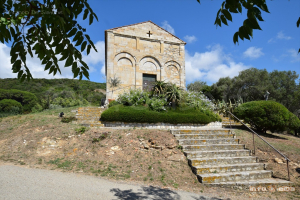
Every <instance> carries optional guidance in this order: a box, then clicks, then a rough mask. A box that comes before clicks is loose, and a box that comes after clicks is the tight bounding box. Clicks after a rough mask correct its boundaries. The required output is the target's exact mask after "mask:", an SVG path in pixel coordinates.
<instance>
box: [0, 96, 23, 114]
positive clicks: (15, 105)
mask: <svg viewBox="0 0 300 200" xmlns="http://www.w3.org/2000/svg"><path fill="white" fill-rule="evenodd" d="M0 112H6V113H14V114H18V113H21V112H22V104H21V103H19V102H17V101H16V100H13V99H2V100H1V101H0Z"/></svg>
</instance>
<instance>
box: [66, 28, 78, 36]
mask: <svg viewBox="0 0 300 200" xmlns="http://www.w3.org/2000/svg"><path fill="white" fill-rule="evenodd" d="M76 32H77V28H73V29H72V30H71V31H70V32H69V33H68V35H67V36H68V37H72V36H73V35H75V33H76Z"/></svg>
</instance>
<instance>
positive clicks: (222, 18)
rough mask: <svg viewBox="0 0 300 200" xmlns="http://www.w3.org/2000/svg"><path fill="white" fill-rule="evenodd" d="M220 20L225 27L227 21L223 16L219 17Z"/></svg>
mask: <svg viewBox="0 0 300 200" xmlns="http://www.w3.org/2000/svg"><path fill="white" fill-rule="evenodd" d="M221 20H222V22H223V24H225V25H227V26H228V24H227V20H226V18H225V16H224V15H221Z"/></svg>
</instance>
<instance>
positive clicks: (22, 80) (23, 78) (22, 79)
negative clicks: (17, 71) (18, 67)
mask: <svg viewBox="0 0 300 200" xmlns="http://www.w3.org/2000/svg"><path fill="white" fill-rule="evenodd" d="M25 78H26V74H23V75H22V77H21V80H20V81H21V83H22V82H24V80H25Z"/></svg>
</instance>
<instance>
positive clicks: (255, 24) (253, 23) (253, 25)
mask: <svg viewBox="0 0 300 200" xmlns="http://www.w3.org/2000/svg"><path fill="white" fill-rule="evenodd" d="M249 22H250V24H251V28H252V29H259V30H261V28H260V26H259V24H258V22H257V20H256V18H249Z"/></svg>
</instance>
